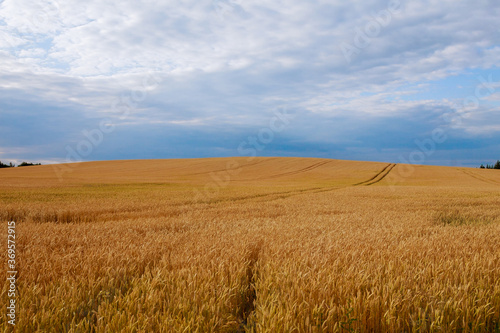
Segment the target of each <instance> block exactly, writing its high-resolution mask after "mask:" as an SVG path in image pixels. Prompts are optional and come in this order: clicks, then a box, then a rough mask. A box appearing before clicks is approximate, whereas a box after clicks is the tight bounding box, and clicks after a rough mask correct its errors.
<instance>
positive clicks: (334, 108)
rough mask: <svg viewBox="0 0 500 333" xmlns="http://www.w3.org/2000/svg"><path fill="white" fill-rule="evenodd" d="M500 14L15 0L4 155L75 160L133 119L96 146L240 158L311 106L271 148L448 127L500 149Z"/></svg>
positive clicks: (430, 5)
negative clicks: (288, 115) (276, 124)
mask: <svg viewBox="0 0 500 333" xmlns="http://www.w3.org/2000/svg"><path fill="white" fill-rule="evenodd" d="M499 16H500V4H498V3H497V2H495V1H489V0H485V1H481V2H472V1H463V2H460V3H457V2H456V1H451V0H446V1H437V0H426V1H421V2H411V1H403V0H391V1H375V0H370V1H362V2H361V1H353V2H344V1H328V2H325V1H321V0H317V1H310V2H300V1H286V2H284V1H274V2H266V1H262V0H255V1H241V0H202V1H168V2H161V3H158V2H153V1H145V2H140V3H139V2H134V1H129V0H126V1H122V2H120V3H119V4H118V3H110V2H102V1H101V2H99V1H87V2H78V1H75V0H69V1H65V2H60V1H58V0H45V1H41V2H38V3H37V4H36V5H33V4H32V3H31V2H29V1H25V0H21V1H13V0H4V1H3V2H2V3H1V5H0V76H1V77H2V80H1V81H0V97H1V98H2V102H4V103H2V106H0V120H1V121H2V122H1V123H2V126H3V127H2V128H4V129H6V130H5V131H2V134H1V135H0V144H1V146H0V151H2V152H3V154H2V155H1V156H0V157H2V158H5V157H7V155H11V156H14V155H15V156H19V157H21V156H36V157H38V158H44V159H45V160H64V158H65V156H66V151H67V150H66V147H67V146H68V145H69V146H71V145H73V146H74V145H75V144H77V143H78V142H79V140H84V136H83V135H82V131H84V130H91V129H94V128H96V127H98V124H99V122H100V121H101V120H103V119H105V120H106V121H107V122H109V123H112V124H114V125H115V126H116V128H117V130H116V131H115V132H113V133H112V134H109V135H107V136H106V138H105V139H104V141H103V143H102V145H100V146H99V147H96V149H94V152H93V154H92V155H90V156H87V157H86V159H106V156H109V157H110V158H115V157H116V158H120V156H121V157H130V158H140V157H141V156H143V157H155V156H158V157H173V156H176V157H179V156H186V157H187V156H189V157H194V156H212V155H213V156H222V155H225V154H229V155H230V154H235V150H234V149H235V148H234V147H238V143H239V142H240V141H241V140H244V138H245V137H247V136H248V135H251V134H250V133H253V132H256V131H258V130H259V129H260V128H262V126H266V123H267V122H268V121H269V119H270V117H272V115H273V112H274V111H275V110H276V109H277V108H279V107H286V108H288V109H289V110H294V112H295V113H296V114H297V117H296V118H295V120H294V122H293V123H292V124H291V125H290V127H289V129H287V131H284V132H283V133H279V134H277V135H276V138H275V140H274V141H273V144H271V145H269V146H268V147H266V151H262V152H261V154H267V153H268V152H269V153H272V152H274V153H276V154H280V155H287V154H292V155H295V156H298V155H301V154H302V155H307V156H311V155H314V154H317V155H318V156H325V154H326V155H328V154H330V153H327V152H328V151H329V152H337V154H340V156H341V157H343V158H350V157H353V158H354V157H356V158H357V159H362V158H361V157H360V156H362V154H366V156H367V157H370V158H371V159H374V160H380V159H381V158H387V159H391V160H394V158H395V156H397V154H398V152H403V151H407V150H408V149H410V150H411V149H413V145H414V143H413V141H414V139H415V138H419V137H424V136H426V135H428V134H429V133H430V131H431V130H432V129H433V128H435V127H436V126H442V127H443V128H444V129H446V131H448V133H449V135H450V140H458V141H457V142H462V143H463V144H464V145H466V143H467V142H471V144H470V145H472V146H477V147H486V146H487V140H491V138H492V137H494V136H495V135H496V134H495V132H496V131H498V129H500V120H499V118H498V116H497V115H498V111H499V107H500V105H499V104H498V89H500V86H499V85H498V82H499V80H500V71H499V69H498V67H497V61H498V58H499V56H500V34H499V33H498V32H499V30H498V28H497V20H498V17H499ZM345 45H349V47H351V48H352V49H351V50H354V53H352V56H351V57H346V56H345V55H346V54H345V52H343V46H345ZM490 74H491V75H493V81H494V84H495V85H494V89H495V91H494V92H492V93H490V94H489V95H488V96H481V98H478V104H477V105H474V107H472V108H471V107H469V106H470V105H469V106H467V107H464V101H467V98H471V97H475V89H476V87H477V85H478V84H480V82H479V81H477V80H475V79H474V80H475V81H474V80H472V81H474V82H472V81H471V80H470V77H471V76H477V77H486V78H487V77H488V75H490ZM458 82H460V83H459V84H458ZM459 86H460V87H459ZM450 114H454V115H456V114H460V117H459V118H460V120H461V122H460V123H458V122H457V119H458V118H457V117H454V119H453V120H451V121H448V122H445V121H444V120H443V119H445V118H446V117H447V115H448V118H449V115H450ZM162 128H163V129H164V130H161V129H162ZM125 129H126V130H125ZM165 132H168V133H169V134H168V135H167V134H165ZM19 133H29V135H25V136H24V137H23V136H21V135H20V134H19ZM36 138H42V139H41V140H37V139H36ZM134 138H137V140H134ZM461 140H462V141H461ZM463 140H465V141H463ZM120 142H122V143H124V142H126V145H125V146H124V147H126V148H123V149H122V148H120V147H121V146H120ZM450 142H451V141H450ZM40 143H42V146H40V145H39V144H40ZM160 143H161V145H160V146H161V147H163V148H162V149H159V148H158V145H159V144H160ZM470 145H469V146H470ZM179 147H182V152H181V151H180V150H179V149H181V148H179ZM442 147H443V148H442V149H443V151H444V150H447V148H446V147H447V146H446V144H443V146H442ZM448 151H449V150H448ZM35 152H36V155H30V154H35ZM133 152H136V153H133ZM377 154H379V155H377ZM457 155H460V156H462V157H461V158H467V155H466V154H459V153H458V152H457ZM331 156H336V155H335V154H334V153H331ZM12 158H14V157H12ZM16 158H17V157H16ZM435 159H436V161H437V160H439V161H442V159H440V158H439V157H435ZM430 162H431V161H430Z"/></svg>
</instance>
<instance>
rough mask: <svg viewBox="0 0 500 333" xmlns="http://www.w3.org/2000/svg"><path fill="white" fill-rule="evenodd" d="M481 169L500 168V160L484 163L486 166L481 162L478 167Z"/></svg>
mask: <svg viewBox="0 0 500 333" xmlns="http://www.w3.org/2000/svg"><path fill="white" fill-rule="evenodd" d="M479 168H481V169H497V170H498V169H500V160H497V162H496V163H495V164H486V166H484V164H481V166H480V167H479Z"/></svg>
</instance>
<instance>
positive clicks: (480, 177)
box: [461, 170, 500, 186]
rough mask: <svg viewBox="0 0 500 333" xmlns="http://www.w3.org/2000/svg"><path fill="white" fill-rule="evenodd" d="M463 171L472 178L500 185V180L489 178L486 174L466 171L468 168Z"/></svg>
mask: <svg viewBox="0 0 500 333" xmlns="http://www.w3.org/2000/svg"><path fill="white" fill-rule="evenodd" d="M461 171H462V172H463V173H465V174H466V175H468V176H471V177H472V178H474V179H477V180H480V181H482V182H485V183H488V184H492V185H497V186H498V185H500V183H499V182H497V181H495V180H492V179H489V178H486V177H484V176H480V175H478V174H475V173H473V172H472V171H468V170H467V171H466V170H461Z"/></svg>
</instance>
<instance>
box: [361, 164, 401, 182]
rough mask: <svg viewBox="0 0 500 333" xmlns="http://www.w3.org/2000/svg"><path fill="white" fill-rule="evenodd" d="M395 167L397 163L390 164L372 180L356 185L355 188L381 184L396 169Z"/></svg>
mask: <svg viewBox="0 0 500 333" xmlns="http://www.w3.org/2000/svg"><path fill="white" fill-rule="evenodd" d="M395 166H396V163H389V164H387V165H386V167H385V168H383V169H382V171H380V172H379V173H377V174H376V175H375V176H373V177H372V178H370V179H368V180H365V181H364V182H361V183H357V184H354V186H370V185H373V184H376V183H378V182H380V181H381V180H382V179H384V178H385V177H386V176H387V175H388V174H389V173H390V172H391V171H392V169H394V167H395Z"/></svg>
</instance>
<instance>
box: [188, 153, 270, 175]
mask: <svg viewBox="0 0 500 333" xmlns="http://www.w3.org/2000/svg"><path fill="white" fill-rule="evenodd" d="M275 159H277V157H271V158H267V159H265V160H262V161H257V162H254V163H247V164H243V165H239V166H238V167H236V169H240V168H246V167H249V166H254V165H257V164H260V163H264V162H268V161H271V160H275ZM231 170H232V169H228V168H225V169H217V170H210V171H203V172H196V173H188V174H185V175H182V176H195V175H205V174H210V173H212V172H221V171H231Z"/></svg>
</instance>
